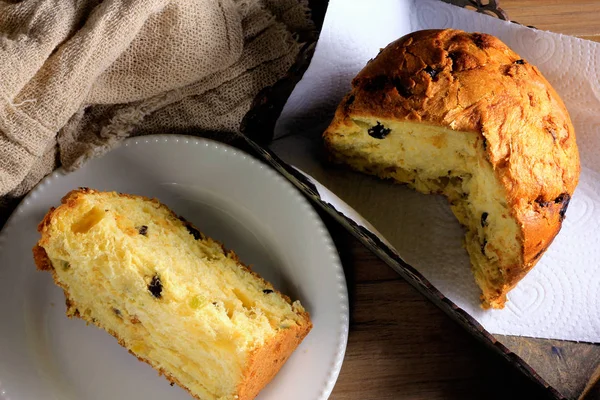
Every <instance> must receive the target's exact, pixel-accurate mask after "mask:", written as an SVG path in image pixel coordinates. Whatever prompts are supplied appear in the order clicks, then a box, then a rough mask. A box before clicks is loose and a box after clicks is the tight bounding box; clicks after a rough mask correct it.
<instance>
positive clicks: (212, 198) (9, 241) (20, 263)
mask: <svg viewBox="0 0 600 400" xmlns="http://www.w3.org/2000/svg"><path fill="white" fill-rule="evenodd" d="M80 186H87V187H91V188H94V189H98V190H115V191H120V192H125V193H132V194H140V195H145V196H150V197H157V198H158V199H159V200H161V201H162V202H164V203H165V204H167V205H168V206H169V207H171V208H172V209H173V210H174V211H175V212H176V213H177V214H179V215H181V216H184V217H185V218H187V219H188V220H190V221H191V222H193V223H194V224H195V225H196V226H198V227H199V228H200V229H201V230H202V231H204V232H206V233H207V234H208V235H209V236H212V237H213V238H215V239H217V240H220V241H222V242H223V243H224V244H225V245H226V246H227V247H229V248H231V249H234V250H235V251H236V252H237V253H238V255H239V256H240V258H241V259H242V261H243V262H245V263H247V264H251V265H253V266H254V269H255V270H256V271H257V272H258V273H260V274H261V275H262V276H263V277H265V278H266V279H267V280H269V281H271V282H272V283H273V284H274V285H275V287H277V288H278V289H280V290H282V291H283V292H284V293H286V294H288V295H290V297H292V298H294V299H300V300H301V301H302V304H303V305H304V306H305V307H306V308H307V310H308V311H309V312H310V314H311V317H312V320H313V324H314V328H313V330H312V331H311V332H310V334H309V335H308V336H307V337H306V339H305V340H304V342H303V343H302V344H301V345H300V347H299V348H298V349H297V350H296V352H295V353H294V354H293V355H292V357H291V358H290V359H289V360H288V362H287V363H286V364H285V365H284V367H283V368H282V370H281V371H280V372H279V374H278V375H277V376H276V377H275V379H274V380H273V381H272V382H271V383H270V384H269V385H268V386H267V387H266V388H265V389H264V390H263V391H262V392H261V394H260V396H259V399H263V400H265V399H278V400H280V399H286V400H292V399H298V400H300V399H301V400H313V399H326V398H327V397H328V396H329V394H330V392H331V390H332V388H333V385H334V384H335V381H336V379H337V376H338V373H339V370H340V368H341V364H342V360H343V357H344V352H345V348H346V341H347V335H348V297H347V289H346V283H345V280H344V273H343V270H342V267H341V264H340V261H339V258H338V255H337V252H336V251H335V248H334V246H333V244H332V240H331V237H330V236H329V234H328V232H327V231H326V229H325V227H324V226H323V223H322V221H321V220H320V219H319V217H318V216H317V214H316V213H315V211H314V210H313V209H312V208H311V206H310V205H309V203H308V202H307V201H306V200H305V199H304V198H303V197H302V196H301V195H300V193H299V192H298V191H297V190H296V189H295V188H294V187H293V186H292V185H291V184H290V183H289V182H287V181H286V180H285V179H284V178H283V177H281V176H280V175H278V174H277V173H275V172H274V171H273V170H271V169H270V168H269V167H267V166H265V165H263V164H262V163H260V162H259V161H257V160H255V159H254V158H252V157H250V156H248V155H246V154H244V153H242V152H241V151H239V150H236V149H234V148H232V147H229V146H225V145H223V144H217V143H216V142H212V141H208V140H202V139H198V138H192V137H185V136H172V135H169V136H149V137H144V138H137V139H129V140H127V141H126V142H125V143H124V145H122V146H120V147H119V148H117V149H115V150H113V151H112V152H110V153H109V154H107V155H106V156H104V157H101V158H98V159H95V160H92V161H90V162H88V163H87V164H86V165H85V166H84V167H83V168H81V169H79V170H77V171H75V172H73V173H69V174H65V173H62V172H56V173H54V174H52V175H51V176H49V177H47V178H46V179H44V180H43V181H42V182H41V183H40V184H39V185H38V186H37V188H35V189H34V190H33V191H32V192H31V193H30V194H29V195H28V196H27V198H26V199H25V200H24V201H23V202H22V203H21V205H20V206H19V207H18V209H17V211H16V212H15V213H14V214H13V216H12V217H11V219H10V220H9V221H8V223H7V224H6V226H5V228H4V230H3V231H2V233H1V234H0V399H2V400H39V399H60V400H71V399H72V400H84V399H86V400H87V399H90V400H91V399H99V400H100V399H101V400H106V399H115V400H120V399H123V400H125V399H126V400H136V399H140V400H142V399H143V400H151V399H170V400H179V399H181V400H184V399H185V400H188V399H190V396H189V395H188V394H187V393H186V392H184V391H183V390H182V389H180V388H178V387H177V386H175V387H171V386H170V385H169V383H168V382H167V381H166V380H165V379H164V378H162V377H159V376H158V375H157V373H156V372H155V371H154V370H153V369H152V368H150V367H149V366H148V365H146V364H144V363H141V362H139V361H138V360H137V359H136V358H134V357H133V356H131V355H130V354H128V352H127V351H126V350H125V349H123V348H122V347H121V346H119V344H118V343H117V342H116V340H115V339H114V338H113V337H112V336H110V335H108V334H107V333H105V332H103V331H101V330H99V329H97V328H95V327H93V326H86V325H85V323H84V322H82V321H81V320H79V319H72V320H71V319H68V318H67V317H66V316H65V305H64V296H63V293H62V291H61V290H60V289H59V288H58V287H56V286H55V285H54V284H53V282H52V279H51V276H50V274H48V273H44V272H39V271H36V269H35V266H34V263H33V260H32V255H31V248H32V247H33V245H34V244H35V242H36V241H37V239H38V233H37V231H36V226H37V224H38V223H39V221H40V220H41V219H42V217H43V216H44V214H45V213H46V212H47V211H48V209H49V208H50V207H51V206H56V205H58V204H59V203H60V199H61V197H62V196H63V195H64V194H66V193H67V192H68V191H70V190H72V189H75V188H77V187H80Z"/></svg>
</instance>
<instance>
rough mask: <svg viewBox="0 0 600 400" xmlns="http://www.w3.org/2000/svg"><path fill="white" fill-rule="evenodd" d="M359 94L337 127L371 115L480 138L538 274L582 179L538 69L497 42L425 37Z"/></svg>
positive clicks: (387, 55)
mask: <svg viewBox="0 0 600 400" xmlns="http://www.w3.org/2000/svg"><path fill="white" fill-rule="evenodd" d="M352 87H353V89H352V91H351V92H350V93H349V94H348V95H347V96H346V98H345V100H344V102H343V103H342V106H341V107H340V108H338V115H336V119H337V118H339V117H342V118H343V117H347V116H349V115H350V114H351V115H353V116H357V115H358V116H360V115H369V116H372V117H379V118H382V119H397V120H403V121H415V122H422V123H427V124H433V125H439V126H442V127H445V128H450V129H452V130H454V131H457V133H459V132H465V131H468V132H477V133H479V134H480V137H481V141H482V145H483V147H484V149H485V153H486V156H487V158H488V160H489V162H490V163H491V164H492V166H493V168H494V171H495V172H496V174H497V177H498V178H499V180H500V181H501V183H502V184H503V186H504V187H505V189H506V194H507V202H508V206H509V207H510V208H511V209H512V211H513V214H514V217H515V218H516V219H517V221H518V223H519V225H520V227H521V229H522V233H523V238H522V239H523V245H524V246H523V247H524V249H523V250H524V262H525V264H526V265H527V266H529V267H532V266H533V264H535V262H536V261H537V259H538V258H539V257H540V256H541V254H542V253H543V251H544V250H545V249H546V248H547V247H548V245H549V244H550V243H551V242H552V239H553V238H554V236H555V235H556V234H557V233H558V231H559V229H560V226H561V222H562V219H563V218H564V213H565V211H566V208H567V206H568V203H569V200H570V197H571V194H572V193H573V191H574V190H575V187H576V185H577V182H578V178H579V171H580V166H579V153H578V150H577V145H576V142H575V131H574V129H573V125H572V123H571V120H570V118H569V114H568V112H567V110H566V108H565V106H564V104H563V102H562V101H561V99H560V98H559V96H558V94H557V93H556V91H555V90H554V89H553V88H552V87H551V85H550V84H549V83H548V81H547V80H546V79H545V78H544V77H543V76H542V74H541V73H540V71H539V70H538V69H537V68H536V67H535V66H533V65H531V64H529V63H528V62H527V60H524V59H522V58H521V57H520V56H519V55H518V54H516V53H515V52H514V51H512V50H511V49H510V48H508V46H506V45H505V44H504V43H503V42H502V41H500V40H499V39H497V38H495V37H494V36H491V35H487V34H483V33H467V32H464V31H460V30H452V29H445V30H426V31H418V32H414V33H411V34H409V35H407V36H404V37H402V38H400V39H399V40H397V41H395V42H392V43H391V44H389V45H388V46H387V47H385V48H384V49H382V50H381V51H380V53H379V55H378V56H377V57H376V58H375V59H373V60H370V61H369V62H368V64H367V65H366V67H365V68H364V69H363V70H362V71H361V72H360V73H359V74H358V75H357V76H356V78H354V80H353V82H352ZM339 114H342V115H339ZM528 269H529V268H526V269H524V270H521V271H519V275H521V276H520V277H522V275H524V274H525V273H526V272H527V270H528ZM520 277H514V278H517V279H516V280H518V279H520Z"/></svg>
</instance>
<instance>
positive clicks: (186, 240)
mask: <svg viewBox="0 0 600 400" xmlns="http://www.w3.org/2000/svg"><path fill="white" fill-rule="evenodd" d="M62 203H63V204H62V205H61V206H60V207H58V208H56V209H52V210H50V212H49V213H48V214H47V215H46V217H45V218H44V220H43V221H42V222H41V223H40V225H39V231H40V232H41V235H42V237H41V239H40V241H39V242H38V244H37V246H36V247H35V248H34V258H35V261H36V264H37V266H38V268H39V269H41V270H48V271H50V272H51V273H52V275H53V277H54V281H55V283H56V284H57V285H58V286H60V287H61V288H63V289H64V292H65V297H66V303H67V315H69V316H76V317H80V318H82V319H84V320H85V321H87V322H89V323H92V324H95V325H96V326H98V327H100V328H103V329H105V330H106V331H108V332H109V333H110V334H112V335H113V336H114V337H115V338H117V339H118V341H119V343H120V344H121V345H122V346H124V347H125V348H127V349H128V350H129V351H130V352H131V353H132V354H133V355H135V356H136V357H138V358H139V359H140V360H142V361H145V362H147V363H148V364H150V365H151V366H152V367H154V368H155V369H157V370H158V371H159V372H160V373H161V374H163V375H165V376H166V378H167V379H168V380H170V381H171V382H174V383H177V384H179V385H180V386H182V387H183V388H184V389H186V390H187V391H188V392H189V393H190V394H191V395H192V396H194V397H196V398H197V399H201V400H213V399H214V400H216V399H220V400H229V399H238V400H241V399H253V398H254V397H255V396H256V395H257V394H258V392H259V391H260V390H261V389H262V388H263V387H264V386H265V385H266V384H267V383H268V382H269V381H270V380H271V379H272V378H273V377H274V376H275V374H276V373H277V372H278V371H279V369H280V368H281V366H282V365H283V364H284V362H285V361H286V360H287V359H288V357H289V356H290V355H291V353H292V352H293V351H294V349H295V348H296V347H297V346H298V345H299V343H300V342H301V341H302V339H303V338H304V337H305V336H306V335H307V333H308V332H309V331H310V329H311V327H312V324H311V322H310V319H309V316H308V313H307V312H306V311H305V310H304V308H302V306H301V304H300V303H299V302H297V301H296V302H294V303H291V302H290V300H289V298H287V297H286V296H284V295H282V294H280V293H279V292H278V291H276V290H275V289H274V288H273V286H271V284H269V283H268V282H266V281H264V280H263V279H261V278H260V277H259V276H258V275H256V274H255V273H253V272H251V271H250V270H249V269H248V268H247V267H245V266H244V265H243V264H241V262H240V261H239V260H238V258H237V257H236V255H235V254H234V253H233V252H227V251H225V250H224V249H223V247H222V246H221V245H220V244H219V243H217V242H215V241H214V240H212V239H210V238H208V237H206V236H204V235H203V234H201V233H200V232H199V231H198V230H197V229H196V228H194V227H193V226H192V225H191V224H190V223H188V222H186V221H185V220H183V219H181V218H178V217H177V216H176V215H175V214H174V213H173V212H171V211H170V210H169V209H168V208H167V207H166V206H164V205H161V204H160V203H159V202H158V201H157V200H150V199H147V198H144V197H139V196H130V195H124V194H118V193H105V192H96V191H94V190H89V189H81V190H77V191H73V192H71V193H69V194H68V195H67V196H65V198H63V201H62Z"/></svg>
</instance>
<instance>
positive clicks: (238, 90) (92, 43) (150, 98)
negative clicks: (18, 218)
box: [0, 0, 311, 226]
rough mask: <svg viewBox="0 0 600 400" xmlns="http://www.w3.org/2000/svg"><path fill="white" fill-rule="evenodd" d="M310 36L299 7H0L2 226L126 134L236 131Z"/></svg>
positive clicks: (272, 0)
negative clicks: (59, 177) (53, 175)
mask: <svg viewBox="0 0 600 400" xmlns="http://www.w3.org/2000/svg"><path fill="white" fill-rule="evenodd" d="M310 29H311V22H310V19H309V18H308V12H307V7H306V5H305V4H304V3H303V2H300V1H298V0H104V1H102V0H79V1H56V0H24V1H21V2H17V3H14V4H13V1H12V0H8V2H7V0H0V226H2V224H3V223H4V222H5V219H6V218H7V216H8V215H9V213H10V212H11V211H12V209H13V208H14V206H15V205H16V203H17V202H18V200H19V199H20V198H21V197H22V196H23V195H24V194H26V193H27V192H28V191H29V190H30V189H31V188H32V187H33V186H35V184H36V183H38V182H39V181H40V180H41V179H42V178H43V177H44V176H45V175H46V174H48V173H50V172H51V171H52V170H54V169H55V168H57V167H58V166H59V165H61V164H62V166H64V167H65V168H67V169H73V168H77V167H78V166H79V165H81V163H82V162H83V161H85V160H86V159H87V158H88V157H93V156H98V155H100V154H102V153H103V152H105V151H107V150H109V149H110V148H111V147H112V146H114V145H115V144H117V143H118V142H119V141H120V140H122V139H123V138H125V137H128V136H132V135H144V134H150V133H192V134H194V133H198V132H212V133H213V135H214V134H215V133H216V134H221V135H232V134H235V132H236V131H237V130H238V128H239V124H240V122H241V120H242V118H243V116H244V114H245V113H246V112H247V111H248V109H249V108H250V104H251V102H252V99H253V98H254V97H255V95H256V94H257V93H258V92H259V91H260V90H261V89H262V88H264V87H265V86H268V85H272V84H273V83H275V82H276V81H277V80H278V79H279V78H281V77H282V76H283V75H284V74H285V72H286V71H287V70H288V68H289V67H290V66H291V65H292V64H293V62H294V60H295V58H296V56H297V54H298V51H299V49H300V46H301V43H299V40H298V32H302V31H306V30H310Z"/></svg>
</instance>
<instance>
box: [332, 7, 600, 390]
mask: <svg viewBox="0 0 600 400" xmlns="http://www.w3.org/2000/svg"><path fill="white" fill-rule="evenodd" d="M498 3H499V5H500V7H501V8H502V9H504V10H505V11H506V13H507V14H508V16H509V17H510V18H511V19H512V20H514V21H518V22H519V23H521V24H523V25H534V26H536V27H537V28H539V29H544V30H550V31H554V32H560V33H565V34H570V35H575V36H579V37H584V38H586V39H590V40H596V41H600V22H599V21H598V16H599V15H600V1H575V0H573V1H569V2H566V1H558V0H554V1H552V0H551V1H544V0H530V1H523V0H502V1H500V2H498ZM566 3H569V4H566ZM323 218H324V219H325V221H326V223H327V225H328V227H329V229H330V232H331V234H332V236H333V237H334V240H335V241H336V245H337V247H338V250H339V252H340V255H341V258H342V262H343V264H344V270H345V273H346V279H347V281H348V287H349V291H350V315H351V317H350V334H349V339H348V347H347V350H346V357H345V360H344V364H343V366H342V370H341V373H340V376H339V379H338V382H337V384H336V386H335V388H334V390H333V393H332V395H331V397H330V398H331V399H333V400H345V399H353V400H354V399H360V400H367V399H382V400H383V399H427V400H433V399H461V400H466V399H520V398H527V399H543V398H544V397H543V396H544V395H543V393H542V391H540V389H539V388H538V387H537V386H536V385H535V384H534V383H533V382H530V381H529V380H527V379H526V378H524V377H523V376H521V375H520V373H518V372H516V371H515V370H513V368H512V367H511V366H509V365H508V363H506V362H505V361H504V360H503V359H502V358H500V357H499V356H497V355H496V354H495V353H492V352H491V351H490V350H488V349H487V348H485V347H484V346H483V345H482V344H480V343H479V342H477V341H476V340H475V339H474V338H473V337H471V335H470V334H469V333H467V332H466V331H464V330H463V329H462V328H461V327H459V326H458V325H457V324H456V323H454V322H453V321H452V320H451V319H450V318H449V317H448V316H446V315H445V314H444V313H443V312H442V311H440V310H439V309H438V308H437V307H435V306H434V305H433V304H431V303H430V302H429V301H428V300H426V299H425V298H424V297H423V296H422V295H421V294H419V293H418V292H417V291H416V290H415V289H413V288H412V286H410V285H409V284H408V283H407V282H405V281H404V280H403V279H401V278H400V277H399V276H398V275H397V274H396V273H395V272H394V271H393V270H392V269H391V268H389V267H388V266H387V265H386V264H384V263H383V262H382V261H380V260H379V259H378V258H377V257H376V256H375V255H373V254H372V253H371V252H370V251H369V250H367V249H366V248H365V247H364V246H363V245H362V244H360V243H359V242H358V241H357V240H356V239H354V238H353V237H351V236H350V234H348V233H347V232H346V231H344V230H343V228H341V227H339V226H338V225H337V224H336V223H334V222H333V221H332V220H331V218H329V217H328V216H325V215H323Z"/></svg>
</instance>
